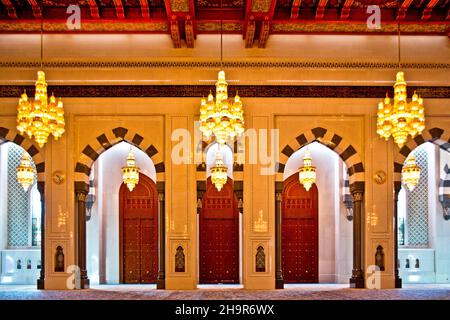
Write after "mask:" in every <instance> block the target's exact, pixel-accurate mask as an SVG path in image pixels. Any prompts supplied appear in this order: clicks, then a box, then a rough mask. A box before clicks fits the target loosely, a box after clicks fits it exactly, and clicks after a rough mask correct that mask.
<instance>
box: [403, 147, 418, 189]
mask: <svg viewBox="0 0 450 320" xmlns="http://www.w3.org/2000/svg"><path fill="white" fill-rule="evenodd" d="M420 172H421V169H420V167H419V166H418V165H417V163H416V158H415V157H414V156H413V155H410V156H409V157H408V159H406V164H405V166H404V167H403V169H402V183H403V184H404V185H406V186H407V187H408V189H409V191H413V190H414V188H415V187H416V186H417V184H418V183H419V180H420Z"/></svg>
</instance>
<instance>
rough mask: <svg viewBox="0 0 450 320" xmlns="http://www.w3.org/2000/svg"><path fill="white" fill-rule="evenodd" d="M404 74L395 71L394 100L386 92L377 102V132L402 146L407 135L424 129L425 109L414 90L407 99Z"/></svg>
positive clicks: (398, 38) (419, 132) (414, 134)
mask: <svg viewBox="0 0 450 320" xmlns="http://www.w3.org/2000/svg"><path fill="white" fill-rule="evenodd" d="M397 41H398V67H399V69H400V68H401V63H400V56H401V55H400V48H401V46H400V24H399V25H398V37H397ZM407 98H408V96H407V93H406V82H405V75H404V74H403V72H402V71H398V72H397V76H396V81H395V84H394V101H393V104H391V100H390V99H389V96H388V94H387V93H386V98H385V99H384V101H380V103H379V104H378V113H377V116H378V120H377V133H378V134H379V135H380V137H382V138H384V139H386V141H387V140H388V139H389V138H390V137H391V136H392V137H393V139H394V142H395V143H396V144H397V145H398V146H399V148H402V147H403V145H404V144H405V143H406V141H407V139H408V135H410V136H411V137H412V138H414V137H415V136H416V135H418V134H421V133H422V131H423V130H424V129H425V112H424V111H425V110H424V106H423V99H422V98H421V97H420V96H418V95H417V94H416V93H415V92H414V94H413V96H412V100H411V102H409V103H408V101H407Z"/></svg>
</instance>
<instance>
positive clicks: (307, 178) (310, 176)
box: [298, 150, 316, 191]
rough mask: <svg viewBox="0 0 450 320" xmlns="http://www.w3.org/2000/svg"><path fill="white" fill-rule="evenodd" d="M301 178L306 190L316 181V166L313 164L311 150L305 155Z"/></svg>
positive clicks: (300, 173) (300, 171)
mask: <svg viewBox="0 0 450 320" xmlns="http://www.w3.org/2000/svg"><path fill="white" fill-rule="evenodd" d="M298 176H299V180H300V183H301V184H302V185H303V187H304V188H305V189H306V191H309V189H311V186H312V185H313V184H314V183H315V182H316V167H314V166H313V165H312V157H311V153H310V152H309V150H306V151H305V155H304V157H303V167H301V168H300V170H299V175H298Z"/></svg>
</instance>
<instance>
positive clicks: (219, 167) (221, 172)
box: [211, 150, 228, 191]
mask: <svg viewBox="0 0 450 320" xmlns="http://www.w3.org/2000/svg"><path fill="white" fill-rule="evenodd" d="M227 171H228V168H227V166H226V165H225V163H224V162H223V157H222V153H221V152H220V150H219V151H217V153H216V161H215V162H214V166H213V167H212V168H211V182H212V183H213V184H214V186H215V187H216V189H217V191H220V190H222V188H223V186H224V185H225V184H226V183H227V180H228V176H227Z"/></svg>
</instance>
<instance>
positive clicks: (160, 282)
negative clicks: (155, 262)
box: [156, 279, 166, 290]
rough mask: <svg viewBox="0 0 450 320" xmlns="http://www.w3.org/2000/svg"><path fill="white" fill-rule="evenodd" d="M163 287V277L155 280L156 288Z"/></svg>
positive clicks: (160, 288)
mask: <svg viewBox="0 0 450 320" xmlns="http://www.w3.org/2000/svg"><path fill="white" fill-rule="evenodd" d="M165 288H166V280H165V279H158V280H156V289H158V290H163V289H165Z"/></svg>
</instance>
